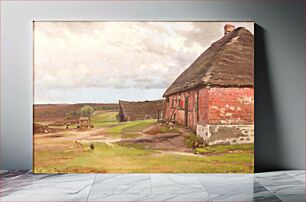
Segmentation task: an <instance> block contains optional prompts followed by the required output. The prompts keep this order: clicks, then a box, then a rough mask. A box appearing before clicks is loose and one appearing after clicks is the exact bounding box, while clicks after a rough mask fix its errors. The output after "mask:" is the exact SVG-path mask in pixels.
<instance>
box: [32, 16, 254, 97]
mask: <svg viewBox="0 0 306 202" xmlns="http://www.w3.org/2000/svg"><path fill="white" fill-rule="evenodd" d="M224 24H225V23H221V22H218V23H212V22H201V23H200V22H196V23H192V22H35V38H34V47H35V49H34V50H35V52H34V58H35V61H34V65H35V66H34V67H35V71H34V76H35V77H34V78H35V80H34V85H35V86H34V90H35V98H34V100H35V102H48V100H50V102H60V101H62V100H65V101H69V98H62V97H61V96H62V95H63V94H64V93H63V92H64V91H65V92H67V91H69V90H70V91H72V90H73V91H79V92H84V91H83V90H82V91H81V90H80V89H97V88H100V89H103V88H105V89H123V90H124V89H126V90H127V91H131V89H158V92H160V91H163V90H165V89H166V88H167V87H168V86H169V85H170V84H171V82H172V81H173V80H174V79H175V78H176V77H177V76H178V74H179V73H181V72H182V71H183V70H184V69H186V68H187V67H188V66H189V65H190V64H191V63H192V62H193V61H194V60H195V59H196V58H197V57H198V56H199V55H200V54H201V53H202V52H203V51H204V50H205V49H206V48H207V47H208V46H209V45H210V44H211V43H212V42H214V41H216V40H218V39H219V38H221V37H222V35H223V26H224ZM234 24H235V25H236V26H237V25H238V26H239V25H243V26H246V27H247V28H249V29H250V30H251V31H252V32H253V25H252V23H234ZM57 91H58V92H59V94H58V95H56V93H55V92H57ZM60 91H61V93H60ZM51 92H52V93H51ZM139 92H140V91H139ZM141 92H143V91H141ZM51 96H52V97H51ZM79 96H80V97H84V96H86V95H82V94H80V95H79ZM137 96H138V95H135V99H136V98H137ZM101 99H103V98H101ZM56 100H58V101H56ZM79 100H82V99H79ZM106 100H111V99H110V98H107V99H106ZM97 101H100V102H103V100H97ZM73 102H78V99H77V97H75V98H74V99H73Z"/></svg>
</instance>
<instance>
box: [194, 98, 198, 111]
mask: <svg viewBox="0 0 306 202" xmlns="http://www.w3.org/2000/svg"><path fill="white" fill-rule="evenodd" d="M194 106H195V111H196V112H197V111H199V99H198V95H197V94H195V95H194Z"/></svg>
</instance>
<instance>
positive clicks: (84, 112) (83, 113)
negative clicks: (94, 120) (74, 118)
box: [80, 105, 95, 118]
mask: <svg viewBox="0 0 306 202" xmlns="http://www.w3.org/2000/svg"><path fill="white" fill-rule="evenodd" d="M94 112H95V110H94V108H92V107H91V106H89V105H85V106H84V107H82V108H81V110H80V113H81V116H85V117H88V118H90V117H91V115H92V114H93V113H94Z"/></svg>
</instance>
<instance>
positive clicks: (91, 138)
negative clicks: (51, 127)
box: [35, 127, 194, 155]
mask: <svg viewBox="0 0 306 202" xmlns="http://www.w3.org/2000/svg"><path fill="white" fill-rule="evenodd" d="M106 129H107V128H106V127H100V128H94V129H90V130H88V131H78V130H68V131H61V132H57V133H50V134H35V138H38V139H48V140H49V139H50V141H51V140H52V139H54V141H59V142H60V141H73V142H74V141H78V142H80V143H82V144H83V143H91V142H101V143H105V144H107V145H109V146H114V143H132V144H136V145H141V146H144V147H145V148H151V149H156V150H158V151H160V152H162V153H167V152H168V153H170V152H176V154H181V155H194V154H192V153H191V152H192V149H190V148H186V146H185V138H184V134H183V133H182V132H174V133H158V134H155V135H149V134H146V133H143V132H138V134H140V135H141V136H140V137H137V138H112V137H108V134H107V133H106Z"/></svg>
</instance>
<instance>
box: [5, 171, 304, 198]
mask: <svg viewBox="0 0 306 202" xmlns="http://www.w3.org/2000/svg"><path fill="white" fill-rule="evenodd" d="M0 175H1V184H0V195H1V201H61V202H64V201H67V202H68V201H97V202H98V201H101V202H102V201H154V202H157V201H192V202H195V201H292V202H299V201H305V171H297V170H294V171H279V172H269V173H257V174H62V175H34V174H32V173H31V172H27V171H9V172H8V171H1V173H0Z"/></svg>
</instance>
